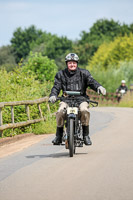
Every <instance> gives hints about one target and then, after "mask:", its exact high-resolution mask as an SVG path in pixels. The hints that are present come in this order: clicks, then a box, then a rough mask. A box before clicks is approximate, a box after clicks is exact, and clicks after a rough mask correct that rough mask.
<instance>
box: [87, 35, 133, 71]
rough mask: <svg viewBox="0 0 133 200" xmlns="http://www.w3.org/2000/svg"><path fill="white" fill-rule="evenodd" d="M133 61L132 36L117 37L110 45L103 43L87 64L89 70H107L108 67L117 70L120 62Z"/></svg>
mask: <svg viewBox="0 0 133 200" xmlns="http://www.w3.org/2000/svg"><path fill="white" fill-rule="evenodd" d="M131 60H133V34H130V36H128V35H125V36H123V37H122V36H119V37H117V38H115V40H114V41H112V42H110V43H103V44H102V45H101V46H100V47H99V49H98V51H97V52H96V53H95V55H94V56H93V57H92V59H91V60H90V63H89V68H98V69H99V70H100V69H107V68H108V67H109V66H110V65H113V66H115V67H116V68H118V67H119V66H120V62H124V61H131Z"/></svg>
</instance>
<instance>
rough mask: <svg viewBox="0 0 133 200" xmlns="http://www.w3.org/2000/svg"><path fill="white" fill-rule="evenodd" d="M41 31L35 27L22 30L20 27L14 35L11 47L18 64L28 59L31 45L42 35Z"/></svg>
mask: <svg viewBox="0 0 133 200" xmlns="http://www.w3.org/2000/svg"><path fill="white" fill-rule="evenodd" d="M42 33H43V32H42V31H41V30H37V29H36V27H35V26H34V25H32V26H30V27H29V28H25V29H24V30H22V29H21V28H20V27H19V28H17V30H16V31H15V32H14V33H13V38H12V39H11V45H12V48H13V52H14V54H15V58H16V62H17V63H18V62H19V61H20V59H21V58H26V56H27V55H28V54H29V52H30V50H31V49H30V44H31V43H32V42H33V41H36V40H37V38H38V37H40V36H41V35H42Z"/></svg>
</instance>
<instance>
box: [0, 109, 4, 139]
mask: <svg viewBox="0 0 133 200" xmlns="http://www.w3.org/2000/svg"><path fill="white" fill-rule="evenodd" d="M2 125H3V120H2V108H0V126H2ZM2 136H3V131H0V137H2Z"/></svg>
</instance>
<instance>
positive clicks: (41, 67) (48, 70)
mask: <svg viewBox="0 0 133 200" xmlns="http://www.w3.org/2000/svg"><path fill="white" fill-rule="evenodd" d="M22 69H23V71H24V72H30V71H31V72H33V73H35V75H36V79H38V80H40V81H41V82H44V81H53V80H54V77H55V74H56V72H57V66H56V64H55V62H54V60H50V59H49V58H48V57H46V56H42V54H41V53H37V52H36V53H34V54H33V53H32V52H31V53H30V55H29V57H28V60H27V62H25V63H24V66H23V67H22Z"/></svg>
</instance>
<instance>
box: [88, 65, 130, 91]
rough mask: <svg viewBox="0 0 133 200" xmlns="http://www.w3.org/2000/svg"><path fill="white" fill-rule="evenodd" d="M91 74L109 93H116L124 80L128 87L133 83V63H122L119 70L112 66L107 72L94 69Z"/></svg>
mask: <svg viewBox="0 0 133 200" xmlns="http://www.w3.org/2000/svg"><path fill="white" fill-rule="evenodd" d="M88 69H89V68H88ZM90 72H91V74H92V76H93V77H94V79H96V80H97V81H98V82H99V83H100V84H101V85H103V86H104V87H105V88H106V89H107V92H115V91H116V89H117V88H118V87H119V86H120V84H121V80H122V79H125V80H126V84H127V86H129V85H130V84H131V83H132V80H133V62H132V61H130V62H121V63H120V67H119V69H115V68H113V66H110V68H107V70H104V69H102V70H100V69H99V70H98V69H97V68H93V69H91V70H90Z"/></svg>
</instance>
